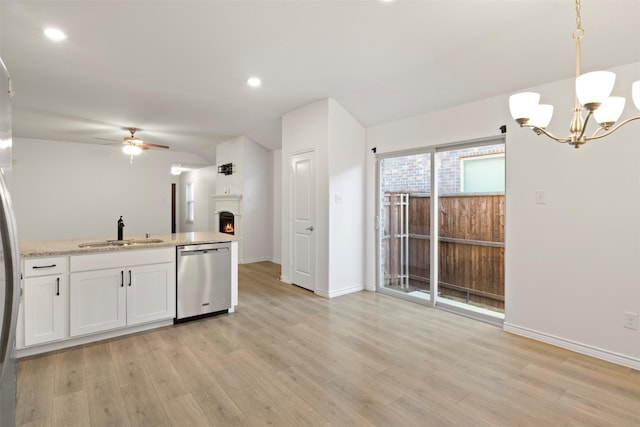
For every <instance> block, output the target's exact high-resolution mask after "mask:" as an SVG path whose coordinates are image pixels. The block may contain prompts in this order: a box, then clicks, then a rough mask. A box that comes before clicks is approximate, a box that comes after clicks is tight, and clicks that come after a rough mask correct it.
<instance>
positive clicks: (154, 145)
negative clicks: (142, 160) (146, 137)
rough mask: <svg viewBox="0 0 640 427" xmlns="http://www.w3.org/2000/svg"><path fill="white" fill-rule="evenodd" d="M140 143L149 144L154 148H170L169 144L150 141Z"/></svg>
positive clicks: (148, 145)
mask: <svg viewBox="0 0 640 427" xmlns="http://www.w3.org/2000/svg"><path fill="white" fill-rule="evenodd" d="M140 145H142V146H147V147H153V148H169V146H168V145H160V144H152V143H150V142H143V143H142V144H140Z"/></svg>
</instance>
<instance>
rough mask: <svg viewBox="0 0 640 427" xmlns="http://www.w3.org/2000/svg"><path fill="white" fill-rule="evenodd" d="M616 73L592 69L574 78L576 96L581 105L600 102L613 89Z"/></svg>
mask: <svg viewBox="0 0 640 427" xmlns="http://www.w3.org/2000/svg"><path fill="white" fill-rule="evenodd" d="M615 82H616V74H615V73H612V72H611V71H593V72H591V73H586V74H582V75H580V76H579V77H577V78H576V96H577V97H578V101H580V104H581V105H591V104H601V103H602V102H603V101H604V100H605V99H606V98H607V97H608V96H609V95H611V91H612V90H613V85H614V84H615Z"/></svg>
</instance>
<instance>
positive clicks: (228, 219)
mask: <svg viewBox="0 0 640 427" xmlns="http://www.w3.org/2000/svg"><path fill="white" fill-rule="evenodd" d="M219 215H220V221H219V222H220V224H219V231H220V232H221V233H226V234H235V227H234V225H235V224H234V219H235V215H233V214H232V213H231V212H229V211H222V212H220V214H219Z"/></svg>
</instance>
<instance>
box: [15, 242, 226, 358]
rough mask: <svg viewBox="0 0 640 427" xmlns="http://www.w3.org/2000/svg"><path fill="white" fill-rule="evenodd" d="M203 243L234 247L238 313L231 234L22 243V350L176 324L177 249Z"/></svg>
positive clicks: (19, 344) (27, 352) (19, 335)
mask: <svg viewBox="0 0 640 427" xmlns="http://www.w3.org/2000/svg"><path fill="white" fill-rule="evenodd" d="M199 244H224V245H225V246H227V247H229V248H230V252H231V261H230V262H231V266H230V268H231V283H229V286H230V288H231V304H230V306H229V307H228V311H229V312H233V311H234V309H235V307H236V306H237V304H238V268H237V266H238V250H237V239H236V238H235V237H234V236H233V235H229V234H224V233H217V232H189V233H174V234H158V235H153V236H144V237H141V236H132V237H129V238H127V239H123V240H109V239H105V240H99V239H73V240H58V241H33V242H21V243H20V254H21V257H22V263H21V268H22V278H23V280H22V289H23V300H22V302H21V305H20V311H19V316H18V325H17V337H16V345H17V347H18V356H19V357H22V356H27V355H32V354H38V353H43V352H47V351H52V350H57V349H60V348H65V347H70V346H74V345H79V344H84V343H89V342H93V341H98V340H102V339H106V338H112V337H116V336H120V335H125V334H129V333H134V332H139V331H144V330H147V329H152V328H157V327H161V326H168V325H172V324H173V322H174V319H175V317H176V249H177V248H178V247H184V246H187V245H199ZM225 282H226V280H225ZM227 295H228V294H227Z"/></svg>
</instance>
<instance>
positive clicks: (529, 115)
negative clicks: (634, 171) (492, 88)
mask: <svg viewBox="0 0 640 427" xmlns="http://www.w3.org/2000/svg"><path fill="white" fill-rule="evenodd" d="M583 36H584V30H583V29H582V17H581V16H580V0H576V30H575V31H574V32H573V39H574V40H575V42H576V103H575V108H574V109H573V120H572V121H571V125H570V127H569V131H570V132H571V135H570V136H568V137H564V138H559V137H557V136H555V135H553V134H552V133H551V132H549V131H547V130H546V127H547V125H548V124H549V122H550V121H551V116H552V115H553V105H547V104H539V102H540V94H538V93H534V92H523V93H517V94H515V95H511V96H510V97H509V110H510V112H511V116H513V119H514V120H515V121H516V122H517V123H518V124H519V125H520V127H528V128H532V129H533V131H534V132H535V133H536V134H537V135H541V134H544V135H546V136H548V137H549V138H551V139H553V140H555V141H557V142H562V143H569V145H573V146H574V147H575V148H580V146H581V145H583V144H585V143H586V142H587V141H591V140H592V139H599V138H603V137H605V136H607V135H610V134H611V133H613V132H615V131H616V130H618V129H619V128H621V127H622V126H624V125H625V124H627V123H629V122H631V121H633V120H638V119H640V116H635V117H631V118H629V119H626V120H624V121H622V122H620V123H618V124H617V125H616V121H617V120H618V119H619V118H620V116H621V115H622V111H623V110H624V104H625V99H624V98H622V97H619V96H609V95H610V94H611V91H612V90H613V85H614V83H615V80H616V75H615V73H612V72H610V71H594V72H590V73H585V74H580V42H581V41H582V37H583ZM632 97H633V103H634V104H635V106H636V108H637V109H639V110H640V80H639V81H637V82H635V83H634V84H633V86H632ZM583 111H586V113H587V114H586V116H585V117H583ZM592 117H593V119H594V120H595V121H596V122H597V124H598V128H597V129H596V130H595V132H594V133H593V134H591V135H587V133H586V131H587V124H588V123H589V121H590V120H591V118H592Z"/></svg>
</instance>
